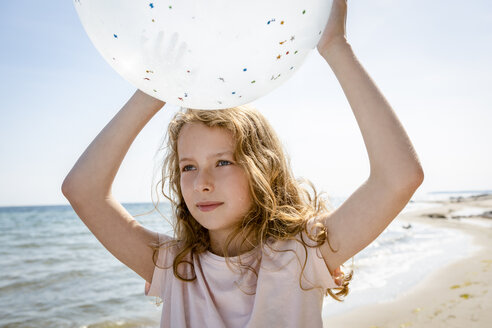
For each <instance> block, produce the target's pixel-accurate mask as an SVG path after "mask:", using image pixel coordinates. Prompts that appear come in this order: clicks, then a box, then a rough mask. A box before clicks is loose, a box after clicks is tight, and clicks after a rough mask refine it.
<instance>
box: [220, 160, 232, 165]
mask: <svg viewBox="0 0 492 328" xmlns="http://www.w3.org/2000/svg"><path fill="white" fill-rule="evenodd" d="M231 164H232V163H231V162H229V161H225V160H221V161H218V162H217V166H225V165H231Z"/></svg>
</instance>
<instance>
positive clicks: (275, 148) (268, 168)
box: [153, 106, 352, 301]
mask: <svg viewBox="0 0 492 328" xmlns="http://www.w3.org/2000/svg"><path fill="white" fill-rule="evenodd" d="M198 122H199V123H203V124H205V125H206V126H207V127H218V128H222V129H226V130H228V131H230V132H231V133H232V136H233V139H234V140H235V149H234V158H235V160H236V162H237V164H238V165H239V166H241V167H242V168H243V169H244V170H245V172H246V174H247V177H248V181H249V188H250V194H251V197H252V201H253V206H252V208H251V209H250V211H249V212H248V214H247V215H246V216H245V217H244V219H243V220H242V222H241V223H240V224H239V225H238V226H237V228H236V229H235V231H234V232H233V233H231V235H230V236H229V238H228V239H227V240H226V243H225V246H224V256H225V258H226V261H227V259H228V254H227V249H228V248H229V247H228V246H229V245H230V243H231V242H232V241H234V240H235V238H237V237H238V236H240V235H242V236H244V235H245V236H252V240H255V241H257V242H258V245H259V246H261V247H263V246H265V245H266V241H267V240H269V239H274V240H296V241H298V242H300V243H301V244H302V245H303V246H304V250H305V253H306V255H307V248H306V247H319V246H321V245H322V244H323V243H325V242H328V244H329V241H328V231H327V230H326V228H325V227H324V226H323V225H322V224H321V223H319V224H317V227H318V228H320V229H317V232H316V233H315V234H314V235H313V234H311V233H309V232H308V231H307V230H308V229H307V227H306V224H307V221H308V219H310V218H313V217H315V216H318V215H320V214H323V213H329V210H328V206H327V205H328V204H327V200H326V199H325V198H323V197H321V196H322V195H320V194H318V193H317V191H316V189H315V188H314V186H313V185H312V184H311V182H309V181H307V180H296V179H295V178H294V176H293V174H292V172H291V169H290V163H289V162H288V159H287V157H286V156H285V154H284V151H283V148H282V144H281V142H280V140H279V139H278V137H277V135H276V134H275V132H274V130H273V128H272V127H271V125H270V124H269V123H268V121H267V120H266V119H265V117H264V116H263V115H262V114H260V113H259V112H258V111H257V110H255V109H253V108H252V107H250V106H238V107H234V108H228V109H221V110H194V109H183V110H182V111H179V112H178V113H176V115H175V116H174V118H173V119H172V120H171V122H170V124H169V127H168V130H167V134H166V137H167V146H166V150H167V153H166V156H165V158H164V161H163V166H162V179H161V180H160V181H159V182H158V186H159V184H160V185H161V190H160V192H162V195H163V196H164V197H165V198H167V199H168V200H169V201H170V202H171V206H172V210H173V219H172V220H171V222H170V223H171V225H172V227H173V230H174V234H175V239H174V246H176V245H179V247H178V248H177V252H176V256H175V258H174V259H173V265H172V267H173V272H174V275H175V276H176V277H177V278H178V279H180V280H182V281H193V280H195V279H196V276H195V274H194V268H193V261H192V260H191V259H192V257H193V256H194V255H196V254H200V253H202V252H204V251H207V250H209V249H210V239H209V234H208V230H207V229H206V228H204V227H203V226H201V225H200V224H199V223H198V222H197V221H196V220H195V219H194V218H193V216H192V215H191V213H190V211H189V210H188V208H187V206H186V203H185V200H184V198H183V195H182V193H181V184H180V174H181V172H180V168H179V157H178V138H179V136H180V132H181V129H182V128H183V126H184V125H185V124H190V123H198ZM303 183H306V184H308V185H309V186H310V188H311V190H312V193H310V192H309V191H308V189H306V188H304V187H303V186H302V184H303ZM166 189H167V190H166ZM303 231H304V232H306V234H307V236H308V237H309V238H310V239H311V240H313V241H314V242H315V246H309V245H307V243H305V242H304V241H303V240H302V238H301V239H300V240H299V239H298V236H299V235H300V233H301V232H303ZM301 237H302V236H301ZM244 242H246V240H245V239H242V241H241V243H244ZM161 246H162V244H161V245H154V246H153V248H154V257H153V261H154V264H155V265H156V266H157V263H156V261H157V259H156V257H157V256H156V254H157V250H158V249H159V248H160V247H161ZM169 246H171V245H169ZM241 246H243V244H241ZM330 247H331V245H330ZM332 250H333V249H332ZM306 262H307V257H306V258H305V260H304V263H303V265H302V272H301V277H302V273H303V272H304V268H305V266H306ZM228 263H229V262H228ZM181 265H189V266H190V267H191V268H192V270H191V272H192V275H191V276H184V275H183V274H182V273H181V271H180V270H178V267H180V266H181ZM248 269H250V270H252V271H253V272H254V269H252V268H248ZM255 274H257V273H256V272H255ZM301 277H299V281H300V283H301ZM351 278H352V272H350V273H349V274H343V273H342V274H341V276H340V277H339V278H338V281H341V283H340V285H339V287H338V288H333V289H327V290H326V291H325V295H330V296H332V297H333V298H334V299H336V300H338V301H342V300H343V298H344V297H345V296H346V295H347V294H348V291H349V287H348V285H349V281H350V280H351ZM301 288H302V289H304V290H306V289H305V288H303V287H302V284H301Z"/></svg>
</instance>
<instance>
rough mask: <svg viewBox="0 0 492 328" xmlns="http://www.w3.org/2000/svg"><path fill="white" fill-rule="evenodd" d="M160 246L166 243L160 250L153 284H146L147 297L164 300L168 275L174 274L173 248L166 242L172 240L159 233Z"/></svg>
mask: <svg viewBox="0 0 492 328" xmlns="http://www.w3.org/2000/svg"><path fill="white" fill-rule="evenodd" d="M158 235H159V244H162V243H165V244H164V245H163V246H161V248H159V255H158V257H157V261H156V263H157V266H155V267H154V274H153V276H152V283H149V282H147V281H146V282H145V295H146V296H157V297H160V298H162V294H163V292H164V286H165V282H166V278H167V275H168V274H169V272H171V274H173V273H172V261H173V256H172V254H171V253H172V252H171V249H172V246H170V245H168V244H167V243H166V242H168V241H169V242H170V241H172V238H171V237H169V236H167V235H165V234H161V233H159V234H158Z"/></svg>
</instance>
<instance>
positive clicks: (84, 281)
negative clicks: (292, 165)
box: [0, 197, 471, 328]
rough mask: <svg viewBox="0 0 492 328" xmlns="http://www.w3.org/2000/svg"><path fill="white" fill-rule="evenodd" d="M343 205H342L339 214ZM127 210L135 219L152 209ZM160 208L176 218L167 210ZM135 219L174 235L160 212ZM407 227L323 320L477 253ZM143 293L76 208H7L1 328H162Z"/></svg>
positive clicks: (364, 262) (358, 264)
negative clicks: (98, 239) (471, 252)
mask: <svg viewBox="0 0 492 328" xmlns="http://www.w3.org/2000/svg"><path fill="white" fill-rule="evenodd" d="M343 200H344V198H343V197H341V198H335V199H334V201H333V203H334V205H335V207H336V206H338V205H339V204H340V203H342V201H343ZM123 205H124V207H125V208H126V209H127V210H128V211H129V212H130V214H132V215H134V216H135V215H137V214H142V213H145V212H148V211H149V210H152V208H153V205H152V204H123ZM409 205H410V204H409ZM158 208H159V210H160V211H161V213H162V214H163V215H165V216H167V217H170V215H171V214H170V208H169V206H168V205H167V204H161V205H159V207H158ZM136 219H137V220H138V221H139V222H140V223H142V224H143V225H144V226H146V227H148V228H150V229H153V230H155V231H159V232H163V233H171V229H170V226H169V224H167V222H166V221H165V220H164V219H163V217H162V216H161V214H159V213H158V212H156V211H154V212H153V213H151V214H148V215H145V216H138V217H136ZM402 226H403V224H402V223H400V222H398V221H394V222H393V223H392V224H390V226H389V227H388V228H387V229H386V230H385V231H384V232H383V233H382V234H381V235H380V236H379V237H378V239H376V241H375V242H373V243H372V244H371V245H370V246H369V247H367V248H366V249H365V250H363V251H362V252H360V253H359V254H358V255H357V256H356V257H355V261H354V264H355V267H354V268H353V269H354V278H353V282H352V283H351V293H350V296H349V298H348V299H347V301H346V302H345V303H343V304H340V303H337V302H335V301H332V300H330V299H329V298H327V299H326V301H325V306H324V312H323V314H324V315H331V314H334V313H339V312H343V311H346V310H348V309H350V308H353V307H355V306H359V305H362V304H367V303H370V302H374V300H378V301H380V300H388V299H391V298H394V297H396V296H397V295H398V293H400V292H401V291H402V290H406V289H408V287H410V286H411V285H413V284H415V283H417V282H418V281H419V280H420V279H422V277H424V276H425V274H426V273H428V272H430V271H432V270H433V269H435V268H437V267H439V266H440V265H442V264H444V263H447V262H449V261H451V260H453V259H456V258H457V257H460V256H465V255H466V253H467V252H469V251H470V245H471V242H470V238H469V237H468V236H467V235H465V234H461V233H459V232H457V231H454V230H449V229H437V228H434V227H431V226H427V225H420V224H412V227H411V228H410V229H405V228H403V227H402ZM347 264H350V262H348V263H347ZM143 291H144V281H143V279H142V278H141V277H139V276H138V275H137V274H135V273H134V272H133V271H131V270H130V269H128V268H127V267H126V266H124V265H123V264H121V263H120V262H119V261H118V260H116V259H115V258H114V257H113V256H112V255H111V254H110V253H109V252H108V251H107V250H106V249H105V248H104V247H103V246H102V245H101V244H100V243H99V242H98V241H97V239H96V238H95V237H94V236H93V235H92V233H90V231H89V230H88V229H87V227H86V226H85V225H84V224H83V223H82V221H81V220H80V219H79V218H78V217H77V215H76V214H75V212H74V211H73V210H72V208H71V207H70V206H27V207H0V327H105V328H106V327H108V328H109V327H157V326H158V325H159V319H160V312H161V308H160V307H159V306H157V305H156V304H155V298H153V297H146V296H144V292H143Z"/></svg>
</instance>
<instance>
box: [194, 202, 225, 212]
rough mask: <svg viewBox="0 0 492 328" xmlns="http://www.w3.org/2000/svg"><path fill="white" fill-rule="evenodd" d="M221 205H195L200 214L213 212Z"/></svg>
mask: <svg viewBox="0 0 492 328" xmlns="http://www.w3.org/2000/svg"><path fill="white" fill-rule="evenodd" d="M222 204H223V203H210V204H207V203H203V204H197V205H196V206H197V207H198V209H199V210H200V211H202V212H210V211H213V210H215V209H216V208H217V207H219V206H220V205H222Z"/></svg>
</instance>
